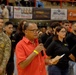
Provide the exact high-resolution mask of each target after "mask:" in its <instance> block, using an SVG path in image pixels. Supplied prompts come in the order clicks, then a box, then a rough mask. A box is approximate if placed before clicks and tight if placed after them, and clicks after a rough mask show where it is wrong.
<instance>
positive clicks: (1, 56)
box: [0, 32, 11, 75]
mask: <svg viewBox="0 0 76 75" xmlns="http://www.w3.org/2000/svg"><path fill="white" fill-rule="evenodd" d="M10 52H11V41H10V39H9V37H8V36H7V35H6V34H5V33H4V32H1V33H0V68H2V69H3V72H2V74H0V75H5V69H6V65H7V62H8V60H9V57H10Z"/></svg>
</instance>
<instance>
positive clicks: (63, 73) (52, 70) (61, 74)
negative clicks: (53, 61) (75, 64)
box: [48, 66, 68, 75]
mask: <svg viewBox="0 0 76 75" xmlns="http://www.w3.org/2000/svg"><path fill="white" fill-rule="evenodd" d="M48 75H68V69H65V70H61V69H59V68H58V67H57V66H49V67H48Z"/></svg>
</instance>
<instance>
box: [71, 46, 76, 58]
mask: <svg viewBox="0 0 76 75" xmlns="http://www.w3.org/2000/svg"><path fill="white" fill-rule="evenodd" d="M71 53H72V54H73V55H74V56H75V57H76V45H75V46H74V47H73V48H72V49H71Z"/></svg>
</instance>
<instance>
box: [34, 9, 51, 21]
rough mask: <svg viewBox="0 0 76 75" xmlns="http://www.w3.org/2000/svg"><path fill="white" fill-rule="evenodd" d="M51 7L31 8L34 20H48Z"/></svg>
mask: <svg viewBox="0 0 76 75" xmlns="http://www.w3.org/2000/svg"><path fill="white" fill-rule="evenodd" d="M50 13H51V9H49V8H33V19H34V20H50Z"/></svg>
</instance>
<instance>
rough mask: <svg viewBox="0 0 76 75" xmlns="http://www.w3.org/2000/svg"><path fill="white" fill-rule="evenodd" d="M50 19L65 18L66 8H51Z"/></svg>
mask: <svg viewBox="0 0 76 75" xmlns="http://www.w3.org/2000/svg"><path fill="white" fill-rule="evenodd" d="M51 20H67V9H51Z"/></svg>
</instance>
